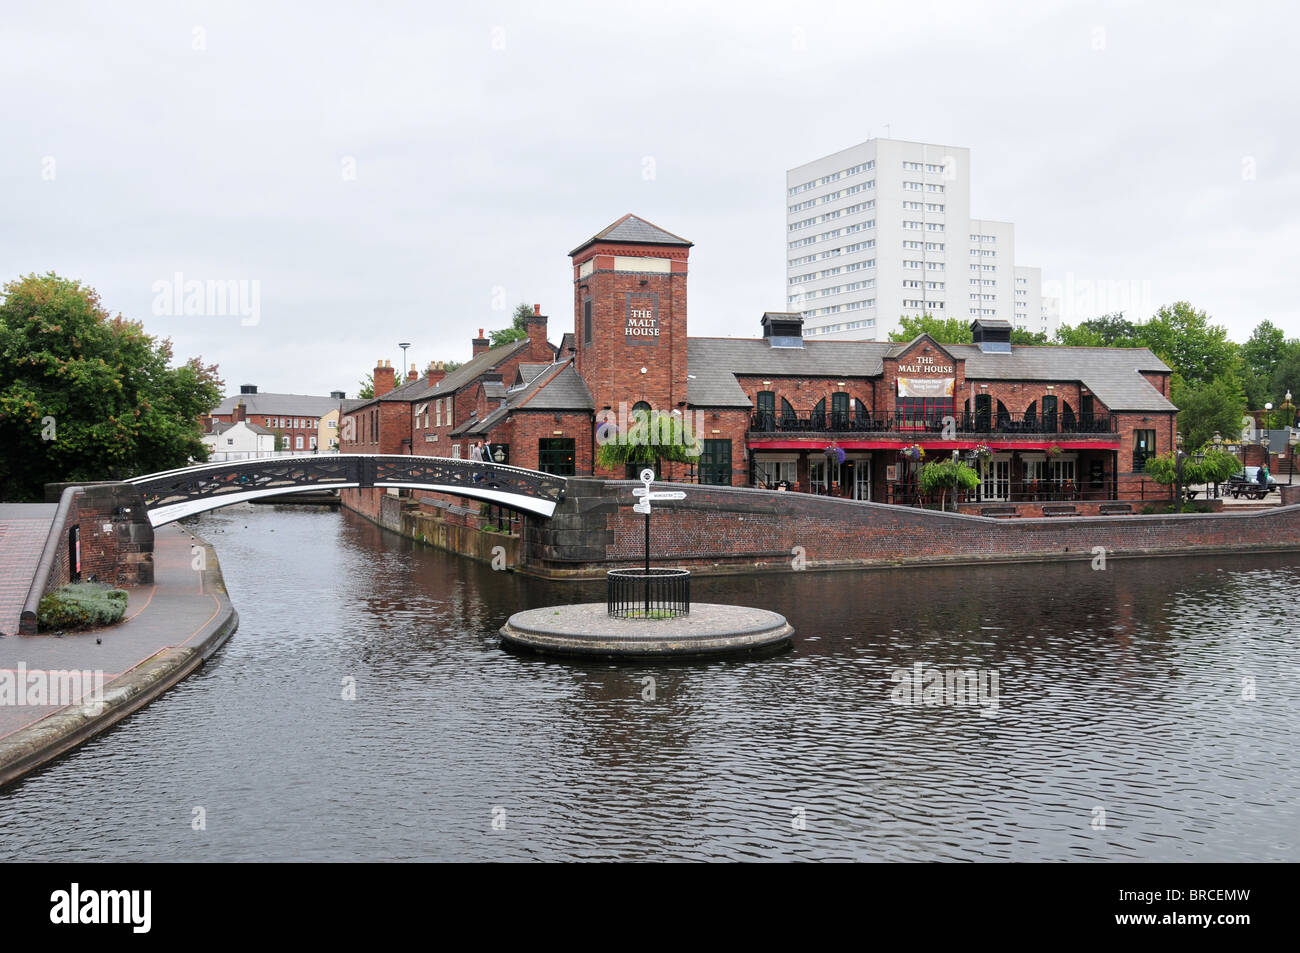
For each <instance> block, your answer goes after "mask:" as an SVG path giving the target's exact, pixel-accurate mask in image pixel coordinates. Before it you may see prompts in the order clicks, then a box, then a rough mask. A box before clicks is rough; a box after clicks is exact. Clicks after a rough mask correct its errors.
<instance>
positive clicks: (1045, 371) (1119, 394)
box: [945, 344, 1178, 411]
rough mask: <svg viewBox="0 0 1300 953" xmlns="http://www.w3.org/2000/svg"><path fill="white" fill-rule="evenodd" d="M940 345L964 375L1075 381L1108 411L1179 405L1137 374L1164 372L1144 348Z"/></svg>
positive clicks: (1161, 363)
mask: <svg viewBox="0 0 1300 953" xmlns="http://www.w3.org/2000/svg"><path fill="white" fill-rule="evenodd" d="M945 347H946V348H947V350H948V352H949V353H950V354H952V356H953V357H956V358H965V360H966V377H967V378H968V379H972V378H973V379H974V380H1021V381H1034V380H1044V381H1078V382H1079V383H1081V384H1083V386H1084V387H1087V388H1088V389H1089V390H1090V391H1092V392H1093V393H1094V394H1096V395H1097V399H1098V400H1100V401H1101V402H1102V403H1103V404H1105V405H1106V407H1107V408H1108V409H1110V410H1151V411H1173V410H1177V409H1178V408H1177V407H1175V406H1174V405H1173V404H1171V403H1170V402H1169V401H1168V400H1167V399H1166V398H1165V397H1164V396H1163V395H1162V394H1161V393H1160V391H1158V390H1156V389H1155V388H1154V387H1153V386H1151V383H1150V382H1149V381H1148V380H1147V379H1146V378H1145V377H1143V376H1142V374H1141V373H1140V372H1141V371H1159V372H1162V373H1168V372H1169V365H1167V364H1166V363H1165V362H1164V361H1162V360H1160V358H1158V357H1156V356H1155V354H1153V353H1152V352H1151V351H1150V350H1149V349H1148V348H1145V347H1134V348H1114V347H1053V346H1033V347H1030V346H1021V345H1015V346H1013V347H1012V348H1011V353H1010V354H986V353H984V352H983V351H981V350H980V349H979V345H977V344H948V345H945Z"/></svg>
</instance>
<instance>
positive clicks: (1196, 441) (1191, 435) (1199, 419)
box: [1169, 374, 1246, 447]
mask: <svg viewBox="0 0 1300 953" xmlns="http://www.w3.org/2000/svg"><path fill="white" fill-rule="evenodd" d="M1169 395H1170V396H1169V399H1170V400H1171V401H1173V404H1174V406H1175V407H1177V408H1178V432H1179V433H1181V434H1182V435H1183V443H1184V445H1185V446H1188V447H1202V446H1205V445H1206V444H1207V443H1209V442H1210V439H1211V438H1212V437H1213V436H1214V433H1215V431H1216V430H1217V431H1218V432H1219V433H1220V434H1222V435H1223V436H1224V438H1226V439H1229V440H1231V439H1233V438H1235V437H1236V435H1237V434H1238V433H1239V432H1240V431H1241V418H1242V415H1243V414H1244V413H1245V412H1246V397H1245V395H1244V394H1243V393H1242V390H1241V382H1240V381H1239V380H1238V378H1237V377H1236V375H1234V374H1224V375H1222V376H1220V377H1216V378H1215V379H1214V380H1212V381H1210V382H1209V383H1205V384H1189V383H1187V381H1185V380H1184V379H1183V376H1182V375H1181V374H1175V375H1173V379H1172V380H1171V381H1170V385H1169Z"/></svg>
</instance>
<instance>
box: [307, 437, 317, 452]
mask: <svg viewBox="0 0 1300 953" xmlns="http://www.w3.org/2000/svg"><path fill="white" fill-rule="evenodd" d="M307 449H308V450H315V449H316V438H315V437H311V438H309V440H308V442H307Z"/></svg>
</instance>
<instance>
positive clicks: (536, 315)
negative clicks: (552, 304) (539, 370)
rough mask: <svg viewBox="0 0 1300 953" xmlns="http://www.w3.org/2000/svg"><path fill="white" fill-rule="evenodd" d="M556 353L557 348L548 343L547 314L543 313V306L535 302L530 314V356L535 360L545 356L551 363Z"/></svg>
mask: <svg viewBox="0 0 1300 953" xmlns="http://www.w3.org/2000/svg"><path fill="white" fill-rule="evenodd" d="M554 353H555V349H554V348H552V347H551V346H550V345H549V344H547V343H546V315H544V314H542V306H541V305H540V304H535V305H533V313H532V314H530V315H529V316H528V356H529V357H531V358H532V359H533V360H539V359H543V358H544V359H545V360H546V361H547V363H549V362H550V359H551V356H552V355H553V354H554Z"/></svg>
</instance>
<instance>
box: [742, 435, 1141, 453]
mask: <svg viewBox="0 0 1300 953" xmlns="http://www.w3.org/2000/svg"><path fill="white" fill-rule="evenodd" d="M914 443H919V444H920V445H921V446H922V447H924V448H925V449H926V450H947V451H949V452H951V451H953V450H974V449H975V448H976V447H977V446H979V444H980V441H978V440H966V439H962V440H934V439H929V440H926V439H911V438H907V437H903V438H900V439H898V440H837V441H835V446H837V447H839V448H840V449H841V450H901V449H902V448H903V447H910V446H911V445H912V444H914ZM829 444H830V441H829V440H753V441H749V442H747V443H746V444H745V446H747V447H748V448H749V452H750V453H754V452H759V453H761V452H762V451H764V450H815V451H818V452H820V451H822V450H825V449H826V447H827V446H828V445H829ZM985 446H987V447H988V448H989V449H990V450H1000V451H1007V450H1031V451H1040V450H1046V449H1048V448H1049V447H1060V448H1061V449H1062V450H1121V449H1123V447H1121V445H1120V441H1119V440H1118V439H1115V440H1058V441H1051V442H1046V441H1044V442H1029V441H1025V440H1017V441H1014V442H1012V441H1009V440H990V441H988V442H987V443H986V444H985Z"/></svg>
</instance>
